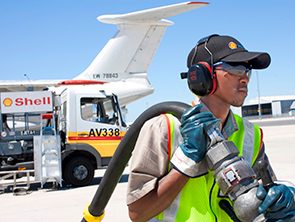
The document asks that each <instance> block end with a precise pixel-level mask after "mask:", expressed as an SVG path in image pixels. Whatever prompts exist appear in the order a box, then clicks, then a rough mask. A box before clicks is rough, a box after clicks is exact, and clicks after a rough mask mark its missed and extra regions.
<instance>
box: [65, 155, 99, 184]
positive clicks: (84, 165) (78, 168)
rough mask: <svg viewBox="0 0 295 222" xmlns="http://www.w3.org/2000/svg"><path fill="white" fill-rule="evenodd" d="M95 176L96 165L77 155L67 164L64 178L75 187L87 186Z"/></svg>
mask: <svg viewBox="0 0 295 222" xmlns="http://www.w3.org/2000/svg"><path fill="white" fill-rule="evenodd" d="M93 177H94V167H93V165H92V164H91V162H90V161H89V159H86V158H84V157H75V158H73V159H71V160H69V162H68V163H67V164H66V166H65V170H64V179H65V180H66V181H67V182H68V183H70V184H72V185H73V186H75V187H80V186H86V185H88V184H90V183H91V181H92V180H93Z"/></svg>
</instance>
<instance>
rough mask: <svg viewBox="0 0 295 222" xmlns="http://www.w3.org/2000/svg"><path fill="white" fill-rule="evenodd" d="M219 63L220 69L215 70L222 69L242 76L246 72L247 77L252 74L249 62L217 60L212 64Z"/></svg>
mask: <svg viewBox="0 0 295 222" xmlns="http://www.w3.org/2000/svg"><path fill="white" fill-rule="evenodd" d="M217 65H221V67H220V69H215V70H223V71H226V72H228V73H229V74H232V75H236V76H243V75H244V73H246V74H247V77H248V79H250V78H251V74H252V65H251V64H249V63H245V62H244V63H230V62H218V63H215V64H214V65H213V66H217Z"/></svg>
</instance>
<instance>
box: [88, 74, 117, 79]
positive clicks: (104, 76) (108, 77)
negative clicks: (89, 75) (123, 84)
mask: <svg viewBox="0 0 295 222" xmlns="http://www.w3.org/2000/svg"><path fill="white" fill-rule="evenodd" d="M118 77H119V75H118V73H101V74H93V79H111V78H113V79H117V78H118Z"/></svg>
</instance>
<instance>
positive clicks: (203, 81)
mask: <svg viewBox="0 0 295 222" xmlns="http://www.w3.org/2000/svg"><path fill="white" fill-rule="evenodd" d="M213 81H215V80H213V79H212V73H211V67H210V65H209V64H208V63H205V62H199V63H196V64H194V65H192V66H191V67H190V68H189V70H188V75H187V83H188V86H189V89H190V90H191V91H192V92H193V93H194V94H196V95H198V96H205V95H209V94H211V93H212V91H213V90H214V83H213Z"/></svg>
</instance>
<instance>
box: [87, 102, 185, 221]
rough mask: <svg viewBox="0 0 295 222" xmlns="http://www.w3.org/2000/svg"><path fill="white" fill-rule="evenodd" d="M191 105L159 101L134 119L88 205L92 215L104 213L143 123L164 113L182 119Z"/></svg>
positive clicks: (97, 215)
mask: <svg viewBox="0 0 295 222" xmlns="http://www.w3.org/2000/svg"><path fill="white" fill-rule="evenodd" d="M189 107H190V106H189V105H188V104H186V103H182V102H163V103H159V104H156V105H154V106H152V107H151V108H149V109H147V110H146V111H144V112H143V113H142V114H141V115H140V116H139V117H138V118H137V119H136V120H135V121H134V123H133V124H132V125H131V127H130V129H129V130H128V131H127V133H126V134H125V136H124V137H123V139H122V140H121V142H120V144H119V146H118V147H117V149H116V152H115V154H114V155H113V157H112V159H111V161H110V163H109V165H108V168H107V170H106V172H105V174H104V176H103V178H102V180H101V183H100V185H99V186H98V188H97V191H96V193H95V195H94V197H93V199H92V202H91V203H90V205H89V207H88V211H89V213H90V214H91V215H92V216H94V217H99V216H101V215H102V214H103V213H104V209H105V207H106V205H107V203H108V201H109V199H110V198H111V195H112V193H113V192H114V189H115V187H116V186H117V183H118V182H119V180H120V177H121V176H122V173H123V171H124V169H125V167H126V165H127V163H128V161H129V159H130V157H131V155H132V151H133V149H134V146H135V143H136V140H137V137H138V134H139V131H140V129H141V127H142V126H143V124H144V123H145V122H146V121H147V120H149V119H151V118H153V117H155V116H158V115H160V114H162V113H171V114H173V115H174V116H176V117H177V118H179V119H180V118H181V115H182V113H183V112H184V111H185V110H186V109H188V108H189ZM82 222H87V220H86V219H85V218H84V217H83V219H82Z"/></svg>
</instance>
